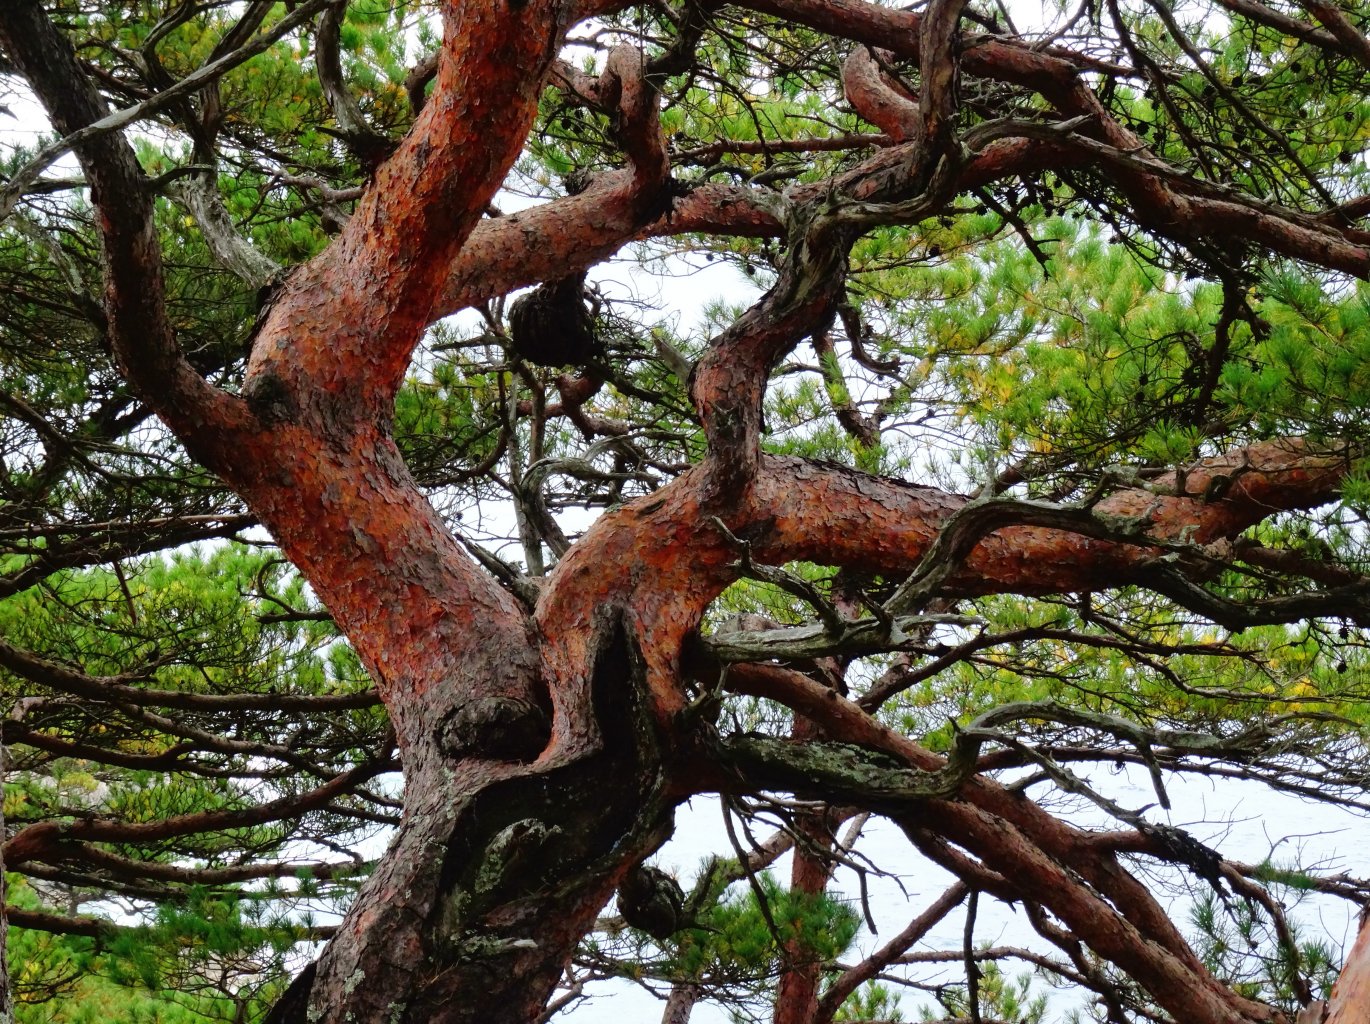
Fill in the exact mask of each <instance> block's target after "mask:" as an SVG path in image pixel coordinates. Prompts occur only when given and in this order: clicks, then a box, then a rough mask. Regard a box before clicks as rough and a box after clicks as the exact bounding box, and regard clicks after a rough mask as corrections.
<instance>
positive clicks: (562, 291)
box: [509, 272, 599, 367]
mask: <svg viewBox="0 0 1370 1024" xmlns="http://www.w3.org/2000/svg"><path fill="white" fill-rule="evenodd" d="M509 337H510V339H511V340H512V341H513V343H514V351H515V353H517V354H518V356H519V357H520V358H521V359H526V360H528V362H530V363H533V364H535V365H537V366H547V367H557V366H584V365H585V364H586V363H587V362H589V361H590V359H591V358H592V357H593V356H594V355H595V354H596V353H597V352H598V351H599V343H598V336H597V334H596V332H595V318H594V316H593V314H592V313H591V312H590V310H589V308H588V307H587V306H586V305H585V274H584V273H583V272H582V273H579V274H572V275H571V276H570V277H563V278H562V279H561V280H559V281H548V282H546V283H544V284H540V285H538V286H537V287H536V288H534V289H533V290H532V291H531V292H529V293H528V294H527V295H524V296H522V297H521V298H519V299H518V300H517V301H515V302H514V305H513V306H512V307H511V308H510V310H509Z"/></svg>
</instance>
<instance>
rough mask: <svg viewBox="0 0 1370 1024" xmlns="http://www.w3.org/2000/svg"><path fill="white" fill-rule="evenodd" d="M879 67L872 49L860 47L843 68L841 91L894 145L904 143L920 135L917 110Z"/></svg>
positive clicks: (857, 110) (859, 112) (911, 101)
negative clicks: (917, 133)
mask: <svg viewBox="0 0 1370 1024" xmlns="http://www.w3.org/2000/svg"><path fill="white" fill-rule="evenodd" d="M880 64H881V62H880V61H879V59H878V58H877V57H876V55H875V52H874V51H873V50H872V49H871V48H870V47H867V46H858V47H857V48H856V49H855V50H853V51H852V52H851V54H850V55H849V56H848V57H847V59H846V62H845V63H843V65H842V91H843V92H844V93H845V94H846V97H847V102H848V103H850V104H851V105H852V108H853V109H854V110H855V111H856V112H857V113H858V114H860V115H861V117H863V118H864V119H865V120H867V121H869V122H870V123H871V124H873V125H875V126H876V127H877V128H879V129H880V130H881V131H882V132H884V133H885V134H886V135H888V136H889V137H890V139H891V140H893V141H894V142H904V141H907V140H908V139H911V138H913V136H914V135H915V133H916V132H917V131H918V125H919V124H920V119H919V116H918V107H917V106H916V105H915V104H914V102H913V100H912V98H911V97H910V96H909V95H908V94H907V93H906V92H905V91H904V90H903V89H902V88H900V87H899V85H898V84H897V83H895V82H893V81H891V80H890V79H889V78H888V77H887V76H886V75H885V74H884V72H883V70H882V68H881V66H880Z"/></svg>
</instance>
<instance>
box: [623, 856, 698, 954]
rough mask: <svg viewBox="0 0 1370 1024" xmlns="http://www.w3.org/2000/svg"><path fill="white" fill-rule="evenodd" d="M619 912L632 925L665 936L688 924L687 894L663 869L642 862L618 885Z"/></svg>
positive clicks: (648, 932)
mask: <svg viewBox="0 0 1370 1024" xmlns="http://www.w3.org/2000/svg"><path fill="white" fill-rule="evenodd" d="M618 912H619V914H621V915H622V917H623V920H624V921H626V922H628V924H629V925H631V926H632V927H634V928H636V929H638V930H639V931H644V932H646V933H647V934H648V935H650V936H651V937H652V938H654V939H665V938H668V937H670V936H671V935H674V934H675V933H676V932H678V931H680V930H681V929H682V928H685V927H687V926H688V924H689V922H688V921H687V919H686V918H687V914H686V913H685V893H684V891H683V890H682V889H681V888H680V883H679V882H677V881H676V880H675V879H674V878H672V877H671V876H670V875H668V874H667V873H666V872H664V871H662V870H661V869H660V868H654V867H648V866H647V865H646V864H639V865H638V866H637V867H635V868H633V869H632V870H631V871H629V872H628V874H626V875H625V876H624V877H623V881H622V882H620V883H619V886H618Z"/></svg>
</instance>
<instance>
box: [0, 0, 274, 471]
mask: <svg viewBox="0 0 1370 1024" xmlns="http://www.w3.org/2000/svg"><path fill="white" fill-rule="evenodd" d="M277 28H279V26H277ZM0 44H3V45H4V47H5V49H6V50H7V51H8V53H9V54H10V56H11V58H12V59H13V60H14V62H15V64H16V65H18V67H19V69H20V71H21V72H22V73H23V74H24V76H25V77H26V78H27V79H28V81H29V84H30V85H31V86H32V87H33V90H34V92H35V93H37V95H38V97H39V99H40V100H41V101H42V103H43V105H44V106H45V107H46V108H47V110H48V114H49V116H50V117H51V119H52V122H53V124H54V125H55V126H56V127H57V129H58V131H60V132H62V133H63V134H64V135H66V136H68V138H67V139H66V140H64V142H66V143H68V144H70V145H71V146H72V148H73V149H74V150H75V152H76V155H77V158H78V159H79V160H80V162H81V167H82V169H83V171H84V172H85V176H86V180H87V182H89V184H90V188H91V200H92V202H93V203H94V204H95V206H96V207H97V208H98V209H99V210H100V214H101V216H100V217H99V220H98V223H99V226H100V233H101V239H102V242H103V245H104V260H103V263H104V268H105V313H106V316H107V325H108V335H109V338H110V341H111V343H112V344H113V346H114V350H115V355H116V357H117V359H118V361H119V364H120V368H121V369H122V371H123V372H124V375H125V376H126V377H127V378H128V379H129V381H130V382H131V383H132V384H133V386H134V387H135V388H136V389H137V390H138V392H139V394H140V395H141V396H142V397H143V398H144V399H145V400H146V401H147V402H148V404H149V405H151V406H152V407H153V408H155V409H157V410H158V411H159V412H160V413H161V414H162V415H163V416H164V417H165V418H166V419H167V421H168V422H169V423H170V424H171V426H172V428H173V429H174V430H176V431H177V433H178V434H180V435H181V436H182V437H183V439H184V440H185V441H186V443H187V447H188V448H189V449H190V451H191V453H192V454H193V455H195V456H196V458H198V459H201V460H202V461H204V462H206V463H208V464H211V465H212V464H215V463H218V462H222V461H223V458H224V456H226V455H227V454H228V453H229V452H231V451H233V449H234V446H235V440H236V438H237V437H239V436H241V434H242V433H243V432H244V431H245V430H246V429H247V427H248V425H249V419H248V416H247V410H246V408H245V407H244V405H243V403H242V402H241V401H240V400H239V399H237V398H234V397H233V396H230V395H228V394H226V393H225V392H222V391H220V390H218V389H217V388H214V387H212V386H211V385H210V384H209V383H208V382H207V381H206V380H205V379H204V378H203V377H202V376H200V374H199V373H198V372H197V371H196V370H195V369H194V368H193V367H192V366H191V365H190V363H189V361H188V360H187V359H186V358H185V355H184V354H183V353H182V352H181V349H180V347H179V345H178V344H177V342H176V337H175V332H174V330H173V328H172V326H171V322H170V320H169V318H168V316H167V307H166V294H165V288H166V280H165V275H164V273H163V267H162V257H161V247H160V245H159V244H158V241H157V230H156V225H155V223H154V220H153V204H152V194H151V191H150V189H149V188H148V183H147V179H146V178H145V177H144V176H143V172H142V167H141V166H140V165H139V163H138V159H137V157H136V156H135V155H134V153H133V150H132V148H131V147H130V146H129V145H128V143H127V142H126V141H125V140H124V138H123V135H122V133H121V132H120V131H119V130H118V129H119V128H121V127H122V126H123V125H125V124H129V123H131V122H132V121H133V120H135V119H136V117H137V116H141V113H142V112H140V113H136V114H131V113H129V112H128V111H121V112H120V113H119V114H116V115H110V114H108V110H107V107H106V105H105V102H104V100H103V98H102V97H101V96H100V93H99V91H98V90H97V89H96V88H95V85H94V84H93V83H92V82H91V80H90V79H89V78H88V77H87V76H86V74H85V72H84V71H83V70H82V68H81V66H80V64H79V63H78V61H77V59H76V53H75V51H74V50H73V49H72V45H71V43H70V41H69V40H68V39H67V38H66V36H64V35H62V34H61V33H60V32H59V31H58V30H57V29H56V27H55V26H54V25H53V23H52V21H51V20H50V19H49V18H48V16H47V14H46V13H45V12H44V11H43V9H42V7H41V5H40V4H39V3H37V0H17V2H15V3H10V4H5V5H4V6H3V8H0ZM245 49H246V48H244V50H240V51H238V53H239V54H242V53H244V52H245ZM228 59H229V58H227V57H226V58H223V59H221V60H220V61H217V62H215V64H214V65H212V67H215V68H218V65H220V64H223V63H224V61H226V60H228ZM243 59H245V57H244V58H243ZM230 66H231V65H230ZM223 70H226V67H225V68H220V69H218V70H217V71H216V73H222V71H223ZM201 71H202V72H205V73H204V74H201V73H197V74H196V75H192V76H189V77H187V78H186V79H183V80H182V82H181V83H179V85H180V86H181V87H182V91H183V92H184V91H189V89H188V87H187V86H186V83H187V82H190V81H191V79H198V81H199V82H200V83H202V82H203V81H205V80H208V79H209V78H212V77H213V75H211V74H208V72H207V69H201ZM171 91H172V90H167V91H165V92H163V93H161V94H159V96H161V97H166V96H168V94H169V93H170V92H171ZM167 102H170V100H168V101H167ZM144 106H145V105H144ZM207 427H208V428H211V429H206V428H207Z"/></svg>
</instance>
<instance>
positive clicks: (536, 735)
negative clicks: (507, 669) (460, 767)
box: [438, 697, 552, 761]
mask: <svg viewBox="0 0 1370 1024" xmlns="http://www.w3.org/2000/svg"><path fill="white" fill-rule="evenodd" d="M551 737H552V727H551V723H550V722H549V721H548V720H547V714H546V713H545V712H544V711H543V710H542V708H540V707H538V706H537V705H536V704H534V703H532V702H531V701H526V700H521V699H519V698H517V697H477V698H475V699H474V700H469V701H467V702H466V703H465V704H461V705H458V706H457V707H456V708H454V709H452V711H450V712H449V713H448V714H447V716H446V717H445V718H444V719H443V720H442V722H441V723H439V725H438V747H439V749H441V750H442V751H443V753H445V754H447V755H448V756H449V757H453V758H463V757H481V758H488V759H489V760H492V761H534V760H536V759H537V756H538V755H539V754H541V753H542V751H543V750H544V749H545V748H546V746H547V743H548V741H549V740H550V739H551Z"/></svg>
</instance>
